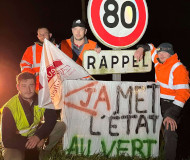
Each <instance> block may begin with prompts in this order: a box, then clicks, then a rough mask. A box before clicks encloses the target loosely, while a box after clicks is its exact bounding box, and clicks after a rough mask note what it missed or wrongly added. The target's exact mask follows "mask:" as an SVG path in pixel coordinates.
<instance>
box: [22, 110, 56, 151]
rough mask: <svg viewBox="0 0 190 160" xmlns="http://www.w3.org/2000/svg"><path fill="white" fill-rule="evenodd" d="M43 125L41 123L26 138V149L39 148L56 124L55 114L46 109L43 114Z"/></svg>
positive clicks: (53, 111)
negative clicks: (32, 133) (31, 134)
mask: <svg viewBox="0 0 190 160" xmlns="http://www.w3.org/2000/svg"><path fill="white" fill-rule="evenodd" d="M44 118H45V123H43V124H42V125H41V126H40V127H39V128H38V129H37V130H36V132H35V133H34V135H33V136H31V137H29V138H28V141H27V143H26V148H27V149H33V148H35V147H40V146H41V144H40V142H42V141H43V139H45V138H47V137H48V136H49V134H50V133H51V131H52V130H53V128H54V126H55V124H56V112H55V110H53V109H46V110H45V113H44Z"/></svg>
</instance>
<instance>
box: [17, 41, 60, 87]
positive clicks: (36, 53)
mask: <svg viewBox="0 0 190 160" xmlns="http://www.w3.org/2000/svg"><path fill="white" fill-rule="evenodd" d="M56 46H57V47H58V45H56ZM42 48H43V47H42V46H41V45H39V44H37V43H35V44H34V45H32V46H30V47H28V48H27V49H26V51H25V52H24V55H23V57H22V60H21V62H20V67H21V72H30V73H32V74H35V75H36V89H37V90H39V71H40V61H41V55H42Z"/></svg>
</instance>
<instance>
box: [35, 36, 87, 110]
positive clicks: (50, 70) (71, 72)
mask: <svg viewBox="0 0 190 160" xmlns="http://www.w3.org/2000/svg"><path fill="white" fill-rule="evenodd" d="M87 76H89V74H88V73H87V72H86V71H85V70H84V68H83V67H81V66H80V65H78V64H77V63H76V62H74V61H73V60H72V59H71V58H69V57H68V56H67V55H65V54H64V53H63V52H62V51H61V50H60V49H59V48H57V47H56V46H55V45H54V44H52V43H51V42H49V41H48V40H47V39H45V40H44V44H43V50H42V56H41V64H40V73H39V78H40V86H39V94H38V101H39V106H40V107H44V108H49V109H61V108H62V107H63V99H62V90H63V81H64V80H65V79H80V78H83V77H87Z"/></svg>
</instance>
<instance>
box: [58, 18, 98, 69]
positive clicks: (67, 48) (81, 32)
mask: <svg viewBox="0 0 190 160" xmlns="http://www.w3.org/2000/svg"><path fill="white" fill-rule="evenodd" d="M86 33H87V29H86V25H85V22H84V21H83V20H80V19H77V20H74V21H73V24H72V34H73V36H72V37H71V38H70V39H66V40H63V41H62V42H61V45H60V47H61V50H62V51H63V52H64V53H65V54H67V56H69V57H70V58H71V59H73V60H74V61H75V62H76V63H77V64H79V65H81V66H82V60H83V53H84V51H85V50H95V51H96V52H97V53H99V52H100V51H101V48H100V47H98V45H97V43H96V42H94V41H92V40H89V39H87V37H86Z"/></svg>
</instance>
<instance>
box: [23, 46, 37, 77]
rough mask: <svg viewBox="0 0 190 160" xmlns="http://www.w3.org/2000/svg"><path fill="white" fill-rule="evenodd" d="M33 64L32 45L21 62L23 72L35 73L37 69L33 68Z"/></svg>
mask: <svg viewBox="0 0 190 160" xmlns="http://www.w3.org/2000/svg"><path fill="white" fill-rule="evenodd" d="M32 65H33V51H32V47H28V48H27V49H26V51H25V52H24V55H23V57H22V60H21V62H20V68H21V72H30V73H32V74H35V71H34V70H33V69H32Z"/></svg>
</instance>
